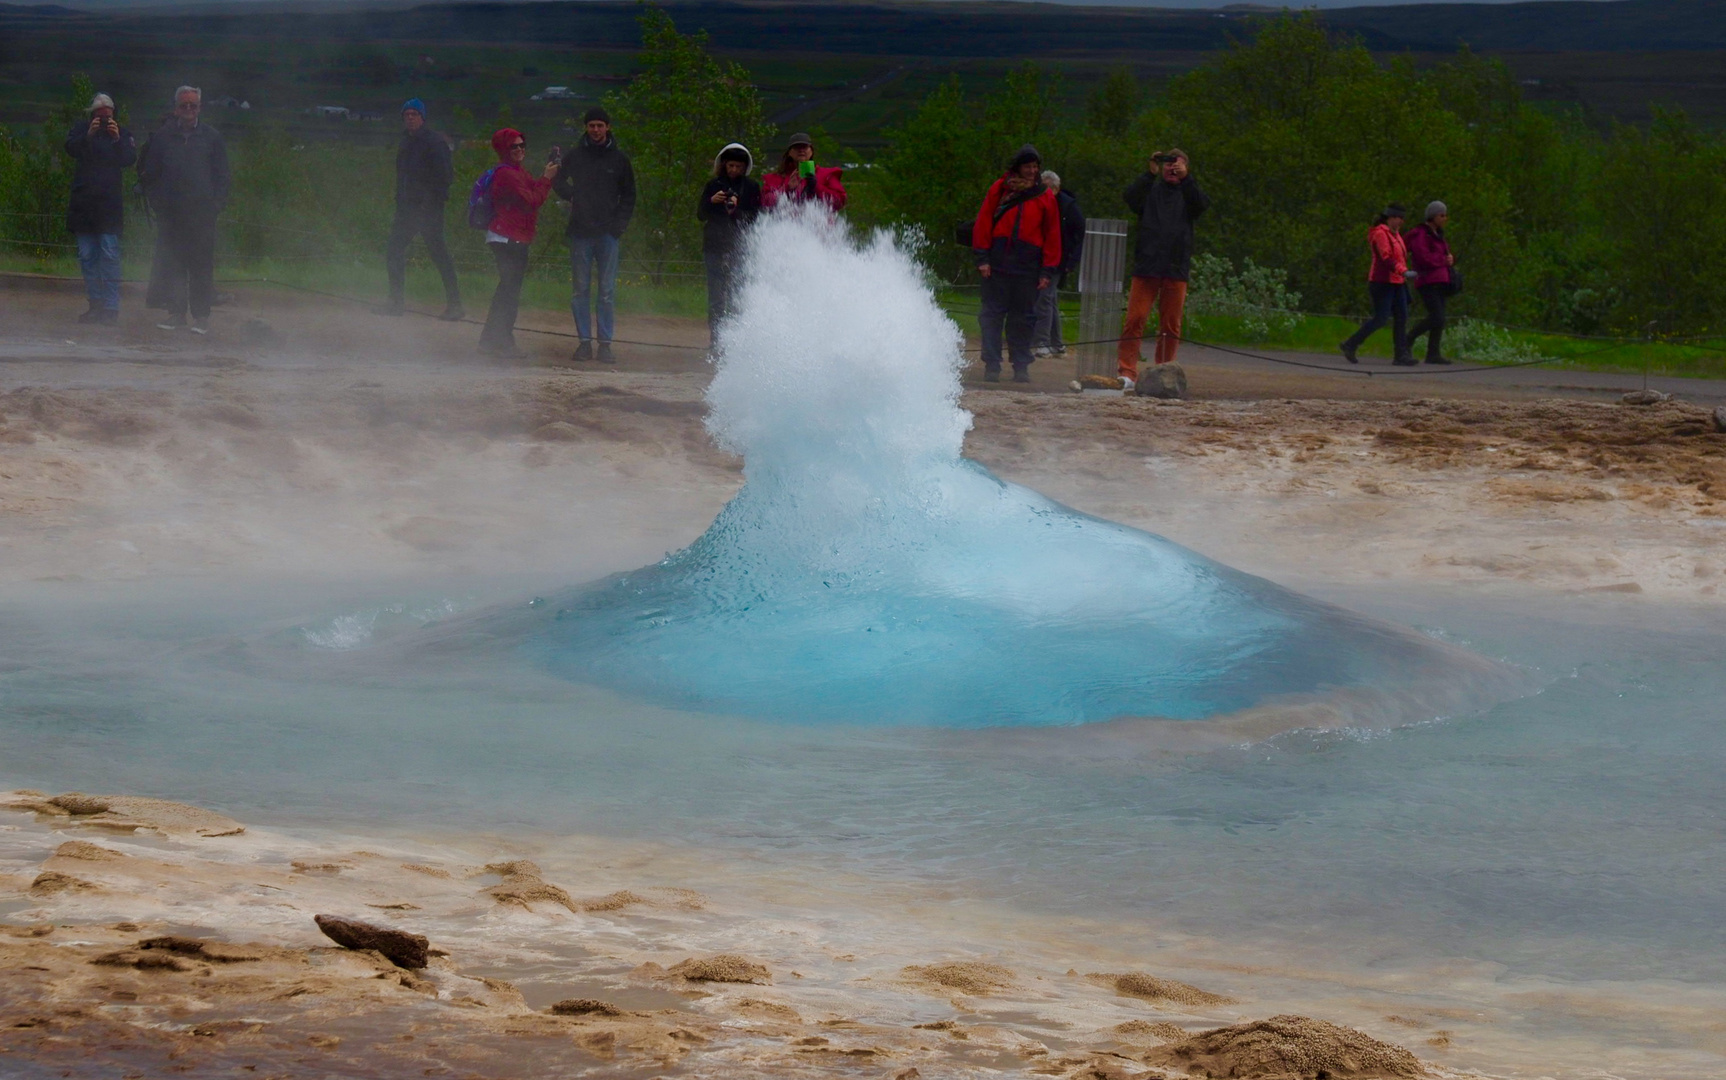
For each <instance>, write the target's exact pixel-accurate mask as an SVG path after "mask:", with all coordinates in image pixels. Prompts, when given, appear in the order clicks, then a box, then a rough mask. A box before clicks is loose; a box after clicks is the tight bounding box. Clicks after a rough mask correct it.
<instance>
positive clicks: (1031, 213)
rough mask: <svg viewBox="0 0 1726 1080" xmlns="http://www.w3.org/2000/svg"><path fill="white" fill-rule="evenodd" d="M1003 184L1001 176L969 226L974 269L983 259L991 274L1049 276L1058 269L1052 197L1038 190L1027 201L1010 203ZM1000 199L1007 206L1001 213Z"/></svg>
mask: <svg viewBox="0 0 1726 1080" xmlns="http://www.w3.org/2000/svg"><path fill="white" fill-rule="evenodd" d="M1007 180H1008V177H1005V176H1003V177H1002V178H1001V179H999V180H997V181H995V182H994V183H993V184H992V185H990V187H989V194H988V195H986V196H984V198H983V205H982V207H981V208H979V209H978V211H977V221H976V224H974V225H972V226H971V247H973V248H974V249H976V251H977V255H978V265H982V263H983V261H984V257H985V256H987V261H988V263H989V267H990V269H992V270H996V271H1001V272H1004V273H1009V274H1012V273H1019V274H1040V273H1043V272H1050V273H1052V272H1053V271H1054V270H1055V268H1056V267H1058V266H1060V265H1061V210H1060V207H1059V206H1057V205H1056V203H1055V195H1054V193H1053V192H1051V191H1050V190H1049V189H1048V188H1042V189H1041V190H1040V191H1038V192H1037V194H1035V195H1033V196H1031V197H1030V198H1028V199H1026V198H1020V199H1017V200H1014V199H1011V198H1008V197H1007V196H1006V190H1007ZM1038 187H1041V185H1038ZM1003 199H1006V200H1007V202H1008V207H1007V209H1006V210H1004V211H1003V210H1001V209H1000V206H1001V203H1002V201H1003Z"/></svg>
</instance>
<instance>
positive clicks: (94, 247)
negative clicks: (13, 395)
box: [66, 94, 138, 326]
mask: <svg viewBox="0 0 1726 1080" xmlns="http://www.w3.org/2000/svg"><path fill="white" fill-rule="evenodd" d="M66 156H67V157H69V158H71V159H72V160H73V161H74V162H76V163H77V164H76V165H75V167H74V168H73V171H72V199H71V202H70V203H69V204H68V205H67V208H66V228H67V229H68V230H69V231H70V232H71V233H72V235H73V236H75V237H77V240H78V268H79V269H80V270H82V271H83V273H84V295H85V296H87V297H88V298H89V300H90V309H89V310H88V311H86V312H84V314H82V315H80V316H78V321H79V322H81V323H101V324H103V325H105V326H112V325H114V324H115V323H117V322H119V321H120V229H121V226H122V225H123V224H124V222H125V218H126V207H125V202H124V199H123V192H124V186H125V185H124V183H123V181H122V178H121V176H120V171H121V170H122V169H124V168H126V167H127V166H129V165H131V164H132V163H133V162H135V161H137V160H138V144H137V142H135V141H134V140H133V138H132V133H131V132H130V131H127V130H126V129H125V128H123V127H121V126H120V125H119V123H118V122H117V121H116V120H115V119H114V99H113V98H111V97H109V96H108V95H107V94H97V95H96V96H95V97H93V98H91V99H90V119H89V122H87V123H81V124H77V125H75V126H74V127H73V128H72V131H71V133H70V134H68V135H67V136H66Z"/></svg>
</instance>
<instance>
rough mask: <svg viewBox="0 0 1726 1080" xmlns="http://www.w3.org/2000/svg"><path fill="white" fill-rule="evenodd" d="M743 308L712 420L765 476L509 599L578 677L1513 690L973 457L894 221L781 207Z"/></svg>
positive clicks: (1072, 701)
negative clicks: (526, 605) (683, 520)
mask: <svg viewBox="0 0 1726 1080" xmlns="http://www.w3.org/2000/svg"><path fill="white" fill-rule="evenodd" d="M736 311H737V314H736V316H735V317H734V318H733V319H732V320H731V321H730V322H728V323H727V324H726V325H725V326H724V328H723V332H722V346H723V347H722V350H721V354H720V357H719V359H718V372H717V374H716V376H715V378H714V380H713V384H712V387H711V388H710V389H709V391H708V394H707V400H708V403H709V406H710V410H711V412H710V417H709V419H708V427H709V429H710V430H711V431H712V433H713V435H714V437H715V438H716V439H717V440H718V441H719V442H720V444H721V445H723V446H724V447H726V448H728V449H730V450H732V451H735V452H737V453H739V454H741V455H743V458H744V461H745V468H744V472H745V477H746V483H745V486H744V488H743V490H742V491H741V492H739V493H738V495H737V496H736V498H734V499H733V500H732V501H731V503H730V504H729V505H727V506H726V507H725V509H724V510H723V511H722V512H721V513H720V515H719V517H718V518H717V519H716V520H715V521H714V523H713V525H712V526H711V527H710V528H709V529H708V530H707V532H706V533H705V534H704V535H703V536H701V537H700V538H699V539H698V540H696V541H695V542H694V543H693V544H691V545H690V546H689V547H687V548H685V549H684V550H682V551H679V552H677V553H676V554H674V555H671V556H669V557H667V558H666V559H665V560H664V561H663V562H660V563H658V564H657V565H654V566H648V567H644V568H643V569H641V570H637V571H634V572H632V573H628V574H623V575H620V576H616V577H613V578H610V579H607V580H605V581H602V582H599V583H597V584H593V585H588V586H583V587H579V588H576V589H572V590H569V591H566V592H563V593H561V594H557V595H553V596H549V597H547V598H545V600H544V601H543V602H536V603H535V605H534V606H533V607H532V608H531V609H530V610H528V611H526V612H518V613H516V614H515V615H513V616H510V617H507V618H508V619H509V620H510V621H513V620H514V619H521V620H524V621H525V625H522V624H517V625H516V626H515V627H513V628H512V629H513V631H514V632H513V633H511V634H510V635H509V636H510V637H511V638H513V639H514V640H517V641H518V642H519V643H520V644H521V647H522V648H524V649H525V650H526V651H527V653H528V655H529V656H531V657H532V658H533V659H534V660H536V661H537V662H539V663H541V664H544V665H546V666H547V667H549V668H550V669H552V670H554V671H556V672H557V673H559V674H560V675H563V676H566V677H568V678H571V679H576V680H580V681H583V682H591V683H598V684H602V685H606V686H610V687H613V688H616V689H618V690H621V691H624V692H626V693H630V694H634V695H639V696H642V697H645V698H648V699H652V700H655V701H658V702H661V703H665V704H671V705H676V706H679V707H684V708H692V709H699V710H703V711H714V712H729V713H744V714H749V715H754V716H765V717H772V718H779V719H785V720H792V721H847V722H863V723H920V724H939V725H947V726H965V727H975V726H985V725H998V724H1072V723H1080V722H1085V721H1092V720H1103V719H1108V718H1112V717H1121V716H1155V717H1165V718H1171V719H1180V720H1192V719H1200V718H1203V717H1207V716H1212V715H1215V714H1219V713H1227V712H1233V711H1237V710H1240V709H1244V708H1247V707H1250V706H1255V705H1262V704H1275V703H1285V702H1300V701H1309V700H1313V699H1315V698H1316V699H1322V700H1327V701H1330V702H1332V703H1335V704H1337V705H1339V707H1341V708H1343V710H1344V711H1345V713H1347V714H1349V715H1350V716H1351V717H1352V718H1353V719H1351V720H1350V721H1349V722H1368V723H1387V722H1388V723H1395V722H1402V721H1405V720H1409V719H1416V718H1421V717H1430V716H1433V715H1435V714H1438V713H1442V712H1448V711H1453V710H1455V709H1458V708H1467V707H1472V706H1477V705H1479V704H1484V703H1485V702H1484V701H1482V700H1479V698H1478V696H1477V695H1480V694H1482V693H1485V694H1489V696H1490V697H1493V698H1497V697H1500V696H1502V691H1503V689H1504V687H1503V685H1502V682H1501V680H1498V679H1495V678H1493V677H1492V676H1491V671H1492V669H1494V668H1496V665H1492V664H1488V663H1486V662H1484V661H1481V660H1479V659H1478V658H1474V657H1471V656H1467V655H1466V654H1462V653H1460V652H1458V651H1456V650H1453V649H1449V648H1446V647H1443V646H1440V645H1438V644H1437V643H1434V642H1431V641H1429V640H1427V639H1425V638H1422V637H1419V636H1417V635H1414V634H1411V633H1408V632H1406V631H1403V630H1399V629H1396V628H1394V627H1390V626H1387V625H1384V624H1380V623H1375V622H1373V621H1371V620H1368V619H1365V618H1362V617H1359V616H1356V615H1353V614H1351V613H1349V612H1346V611H1343V610H1340V609H1338V608H1335V607H1332V606H1329V605H1326V604H1322V603H1319V602H1316V601H1313V600H1310V599H1307V598H1305V597H1302V596H1300V595H1298V594H1295V593H1292V592H1289V591H1288V590H1286V589H1283V588H1280V587H1278V586H1276V585H1273V584H1271V583H1270V582H1267V581H1264V580H1262V579H1259V578H1255V577H1252V576H1249V575H1247V574H1243V573H1240V572H1238V571H1235V570H1231V569H1229V568H1228V567H1226V566H1221V565H1219V564H1217V563H1214V562H1212V561H1210V560H1208V559H1206V558H1204V557H1202V556H1200V555H1197V554H1195V553H1193V552H1191V551H1188V550H1186V549H1185V548H1182V547H1180V546H1178V545H1176V544H1173V543H1170V542H1169V541H1167V540H1164V539H1162V538H1160V537H1157V536H1152V535H1150V534H1148V533H1144V532H1141V531H1139V530H1137V529H1131V528H1127V527H1125V526H1122V525H1117V524H1113V523H1111V522H1107V521H1102V520H1099V519H1097V518H1093V517H1090V516H1087V515H1085V514H1081V513H1077V512H1075V511H1073V510H1069V509H1067V508H1066V507H1063V506H1061V505H1059V504H1057V503H1054V502H1051V501H1050V500H1048V499H1045V498H1043V497H1042V496H1040V495H1038V494H1037V493H1035V492H1033V491H1030V490H1027V489H1025V488H1022V487H1019V486H1017V485H1014V484H1009V483H1003V482H1002V481H1000V480H998V479H996V478H995V477H994V476H992V475H990V474H989V472H988V471H987V470H985V469H983V468H982V467H980V466H978V465H976V464H974V463H972V462H969V461H966V460H964V459H963V458H961V457H960V456H959V455H960V448H961V444H962V442H963V439H964V435H965V432H966V431H967V430H968V429H969V427H970V416H969V414H967V413H966V412H964V411H963V410H961V409H960V408H959V406H958V397H959V372H960V369H961V368H962V366H963V359H962V356H961V351H960V350H961V345H962V337H961V334H960V332H959V330H958V328H957V327H956V326H954V325H953V323H952V321H951V320H950V319H948V318H947V316H946V314H945V313H944V312H942V311H941V309H940V308H939V307H938V306H937V305H936V303H935V298H934V295H933V293H932V292H931V290H930V288H929V286H928V284H927V281H926V275H925V274H924V272H923V271H922V270H921V269H920V267H919V266H918V264H917V263H916V261H915V260H914V258H913V257H912V254H911V253H910V252H908V251H907V250H906V249H905V248H904V247H903V246H901V245H900V244H899V243H897V242H896V241H895V240H894V239H893V238H891V237H889V236H887V235H884V234H877V235H875V236H874V237H873V238H871V239H869V240H868V241H866V242H859V241H857V240H855V239H854V238H853V237H852V236H850V235H849V233H848V231H847V230H846V229H845V227H844V226H843V225H842V224H839V223H835V222H832V221H830V220H827V219H825V218H822V217H820V216H819V215H807V216H793V215H785V214H780V215H775V216H773V217H771V218H768V219H765V220H764V221H763V222H762V223H761V224H760V225H759V227H758V228H757V229H756V231H755V234H754V236H753V239H752V242H751V250H750V257H749V259H748V270H747V273H746V274H745V275H744V280H743V283H742V285H741V292H740V295H739V297H738V303H737V305H736ZM517 633H519V634H520V635H521V636H520V637H516V636H515V634H517ZM1482 680H1484V683H1498V684H1499V685H1497V686H1495V687H1494V688H1493V690H1492V691H1486V689H1485V687H1484V686H1483V685H1481V683H1482Z"/></svg>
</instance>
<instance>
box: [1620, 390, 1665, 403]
mask: <svg viewBox="0 0 1726 1080" xmlns="http://www.w3.org/2000/svg"><path fill="white" fill-rule="evenodd" d="M1618 400H1619V401H1620V402H1622V403H1624V404H1625V405H1658V404H1660V403H1661V402H1662V401H1671V400H1672V395H1671V394H1664V393H1661V392H1660V391H1659V390H1632V391H1630V393H1628V394H1625V395H1624V396H1623V397H1621V398H1619V399H1618Z"/></svg>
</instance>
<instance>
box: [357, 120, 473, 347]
mask: <svg viewBox="0 0 1726 1080" xmlns="http://www.w3.org/2000/svg"><path fill="white" fill-rule="evenodd" d="M454 182H455V161H454V159H453V157H452V155H451V153H450V145H449V140H447V139H445V138H444V137H443V136H442V135H440V134H438V133H437V132H435V131H433V130H432V129H431V128H429V127H427V126H426V106H425V102H423V101H421V100H420V99H419V98H409V99H408V100H407V103H406V104H404V105H403V106H402V138H401V142H400V143H398V144H397V146H396V216H395V221H394V223H393V224H391V226H390V243H389V247H388V249H386V251H385V253H384V265H385V266H386V267H387V268H388V271H389V276H390V298H389V300H388V302H386V303H385V304H383V305H382V306H381V307H379V308H377V313H378V314H379V315H400V314H402V313H403V312H405V311H406V310H407V300H406V286H407V269H408V245H409V244H411V243H413V240H414V237H416V236H418V237H421V238H423V239H424V240H425V245H426V254H427V255H429V256H431V261H432V265H433V266H435V267H437V272H438V276H439V277H441V278H443V294H444V308H443V314H442V315H440V316H438V317H439V318H440V319H442V320H443V321H445V322H456V321H458V320H459V319H461V318H462V317H463V316H465V315H466V314H467V313H466V312H465V311H463V310H462V306H461V286H460V284H458V283H457V281H456V276H455V263H454V262H453V261H451V259H450V257H449V247H448V246H447V245H446V244H445V243H444V237H443V228H444V220H443V219H444V204H445V203H446V202H448V201H449V186H450V184H452V183H454Z"/></svg>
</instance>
